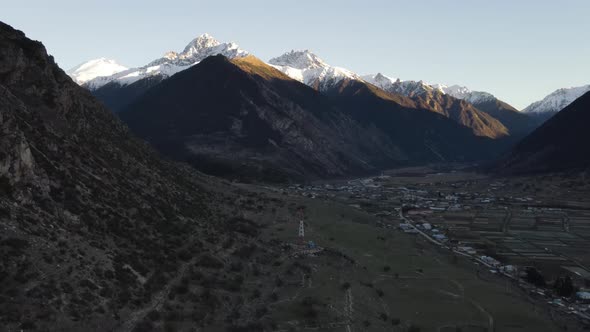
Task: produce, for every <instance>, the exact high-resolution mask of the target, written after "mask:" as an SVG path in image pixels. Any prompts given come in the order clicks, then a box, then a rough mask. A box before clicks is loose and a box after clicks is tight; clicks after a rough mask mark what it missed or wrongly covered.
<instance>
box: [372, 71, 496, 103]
mask: <svg viewBox="0 0 590 332" xmlns="http://www.w3.org/2000/svg"><path fill="white" fill-rule="evenodd" d="M362 79H363V80H365V81H366V82H368V83H371V84H373V85H375V86H377V87H379V88H381V89H383V90H385V91H387V92H391V93H397V94H401V95H404V96H406V97H417V96H420V95H423V94H426V93H428V92H433V91H440V92H441V93H443V94H447V95H449V96H451V97H455V98H457V99H463V100H465V101H467V102H469V103H471V104H474V105H476V104H478V103H483V102H486V101H490V100H495V99H496V97H494V95H492V94H491V93H488V92H483V91H472V90H470V89H469V88H467V87H465V86H459V85H451V86H447V85H444V84H429V83H426V82H424V81H412V80H407V81H402V80H400V79H399V78H397V79H394V78H390V77H388V76H385V75H383V74H381V73H378V74H376V75H363V76H362Z"/></svg>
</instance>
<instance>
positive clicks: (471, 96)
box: [433, 84, 496, 105]
mask: <svg viewBox="0 0 590 332" xmlns="http://www.w3.org/2000/svg"><path fill="white" fill-rule="evenodd" d="M433 87H434V88H435V89H438V90H439V91H442V92H443V93H445V94H447V95H449V96H451V97H455V98H457V99H463V100H465V101H467V102H469V103H471V104H474V105H477V104H480V103H483V102H486V101H490V100H495V99H496V97H494V95H493V94H491V93H489V92H484V91H472V90H470V89H469V88H467V87H465V86H460V85H451V86H446V85H442V84H435V85H433Z"/></svg>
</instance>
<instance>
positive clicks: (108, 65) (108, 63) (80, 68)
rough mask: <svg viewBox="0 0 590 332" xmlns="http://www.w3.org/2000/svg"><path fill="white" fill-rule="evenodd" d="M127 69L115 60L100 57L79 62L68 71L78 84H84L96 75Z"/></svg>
mask: <svg viewBox="0 0 590 332" xmlns="http://www.w3.org/2000/svg"><path fill="white" fill-rule="evenodd" d="M124 70H127V67H125V66H122V65H120V64H118V63H117V62H116V61H115V60H111V59H106V58H98V59H93V60H90V61H86V62H84V63H82V64H79V65H77V66H75V67H73V68H71V69H69V70H68V71H66V73H67V74H68V75H69V76H70V77H71V78H72V79H73V80H74V81H75V82H76V83H78V84H84V83H86V82H88V81H90V80H92V79H94V78H96V77H100V76H110V75H113V74H116V73H119V72H122V71H124Z"/></svg>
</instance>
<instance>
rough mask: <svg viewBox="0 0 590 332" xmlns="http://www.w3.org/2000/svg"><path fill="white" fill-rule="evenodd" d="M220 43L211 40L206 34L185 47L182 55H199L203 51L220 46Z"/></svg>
mask: <svg viewBox="0 0 590 332" xmlns="http://www.w3.org/2000/svg"><path fill="white" fill-rule="evenodd" d="M220 44H221V43H220V42H219V41H217V39H215V38H213V36H211V35H210V34H208V33H204V34H202V35H200V36H198V37H197V38H195V39H193V40H192V41H191V42H190V43H188V45H186V47H185V48H184V51H182V53H184V54H194V53H199V52H200V51H202V50H203V49H207V48H211V47H215V46H218V45H220Z"/></svg>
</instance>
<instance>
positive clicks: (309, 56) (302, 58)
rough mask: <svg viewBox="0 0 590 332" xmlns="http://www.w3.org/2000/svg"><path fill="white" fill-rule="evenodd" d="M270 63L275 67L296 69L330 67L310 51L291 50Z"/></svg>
mask: <svg viewBox="0 0 590 332" xmlns="http://www.w3.org/2000/svg"><path fill="white" fill-rule="evenodd" d="M269 63H270V64H271V65H275V66H289V67H291V68H296V69H313V68H321V67H326V66H328V65H327V64H326V63H325V62H324V60H322V59H320V57H318V56H317V55H315V54H314V53H312V52H311V51H310V50H302V51H295V50H291V51H290V52H287V53H285V54H283V55H281V56H279V57H276V58H273V59H270V61H269Z"/></svg>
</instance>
